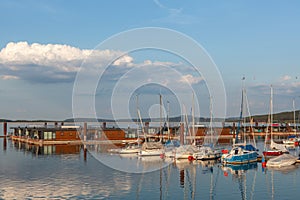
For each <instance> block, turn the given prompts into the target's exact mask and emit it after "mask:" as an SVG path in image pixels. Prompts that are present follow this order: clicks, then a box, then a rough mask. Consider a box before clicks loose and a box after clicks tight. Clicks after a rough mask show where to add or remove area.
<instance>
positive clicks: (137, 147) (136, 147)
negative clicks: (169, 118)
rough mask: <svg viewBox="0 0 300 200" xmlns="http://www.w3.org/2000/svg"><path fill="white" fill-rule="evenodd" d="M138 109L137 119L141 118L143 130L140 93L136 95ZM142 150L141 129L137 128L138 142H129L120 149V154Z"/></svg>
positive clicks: (135, 152)
mask: <svg viewBox="0 0 300 200" xmlns="http://www.w3.org/2000/svg"><path fill="white" fill-rule="evenodd" d="M136 109H137V120H138V119H140V123H141V130H142V131H143V123H142V121H141V117H140V110H139V101H138V95H137V96H136ZM140 150H141V146H140V137H139V131H138V130H137V144H136V143H135V142H134V143H129V144H127V146H126V147H125V148H122V149H120V151H119V154H137V153H139V152H140Z"/></svg>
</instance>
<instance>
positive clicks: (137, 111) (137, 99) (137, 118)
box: [136, 94, 146, 146]
mask: <svg viewBox="0 0 300 200" xmlns="http://www.w3.org/2000/svg"><path fill="white" fill-rule="evenodd" d="M136 115H137V116H136V125H137V126H138V127H139V126H140V125H139V94H136ZM140 128H141V127H140ZM136 132H137V141H138V146H140V141H139V140H140V134H139V130H138V129H137V131H136ZM145 140H146V138H145Z"/></svg>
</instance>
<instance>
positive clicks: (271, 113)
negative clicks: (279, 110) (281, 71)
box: [270, 85, 273, 141]
mask: <svg viewBox="0 0 300 200" xmlns="http://www.w3.org/2000/svg"><path fill="white" fill-rule="evenodd" d="M270 117H271V119H270V122H271V141H273V86H272V85H271V98H270Z"/></svg>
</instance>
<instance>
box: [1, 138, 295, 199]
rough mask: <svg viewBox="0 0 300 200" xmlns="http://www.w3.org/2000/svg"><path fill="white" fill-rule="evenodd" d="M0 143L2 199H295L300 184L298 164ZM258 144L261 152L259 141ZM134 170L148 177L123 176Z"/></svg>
mask: <svg viewBox="0 0 300 200" xmlns="http://www.w3.org/2000/svg"><path fill="white" fill-rule="evenodd" d="M0 141H1V143H0V146H1V150H0V158H1V162H0V171H1V173H0V186H1V192H0V198H3V199H10V198H17V199H23V198H29V199H35V198H50V199H62V198H71V199H82V198H84V199H106V198H110V199H199V198H201V199H262V198H263V199H282V198H283V197H284V198H286V199H294V198H295V197H296V196H297V195H298V189H297V188H298V187H297V185H298V184H300V182H299V180H300V177H299V174H300V173H299V172H300V171H299V170H300V169H299V166H298V165H299V164H295V165H292V166H289V167H283V168H271V167H270V168H269V167H266V168H264V167H262V164H261V163H259V162H258V163H249V164H243V165H222V164H221V163H220V161H218V160H208V161H200V160H198V161H192V162H190V161H188V160H178V161H176V162H173V161H172V162H169V161H166V160H162V159H161V158H159V157H158V158H156V159H153V158H149V157H143V158H139V157H138V156H128V155H127V156H123V155H119V154H111V153H101V151H100V152H99V151H92V149H90V150H89V151H84V146H83V145H60V146H59V145H50V146H38V145H30V144H27V143H20V142H18V141H13V140H5V139H3V138H2V139H1V140H0ZM5 141H6V142H5ZM258 145H259V146H260V147H262V146H263V141H259V142H258ZM226 147H229V146H228V145H224V148H226ZM104 148H105V147H104ZM99 149H101V146H100V147H99ZM296 152H298V149H296ZM296 152H295V153H296ZM95 154H97V155H98V156H100V157H102V158H103V157H105V158H109V159H110V160H112V159H114V162H116V163H122V165H121V166H120V167H121V168H122V170H123V171H120V170H116V169H113V168H111V167H108V166H107V165H105V164H103V163H102V162H99V160H98V159H97V157H96V156H97V155H95ZM4 161H5V162H4ZM133 165H134V166H138V167H142V168H143V169H144V170H146V171H147V172H145V173H128V172H124V170H126V168H130V167H132V166H133ZM128 166H129V167H128ZM157 167H159V168H157ZM151 169H156V170H153V171H151ZM127 170H129V169H127ZM148 170H150V171H148ZM129 172H130V171H129ZM45 188H47V189H45ZM229 191H230V192H229Z"/></svg>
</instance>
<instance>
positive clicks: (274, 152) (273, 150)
mask: <svg viewBox="0 0 300 200" xmlns="http://www.w3.org/2000/svg"><path fill="white" fill-rule="evenodd" d="M270 122H271V123H269V124H270V129H271V130H270V135H271V143H270V149H266V145H265V150H264V151H263V155H264V156H265V157H270V156H271V157H272V156H279V155H282V154H284V153H289V151H288V150H287V149H286V147H285V145H284V144H278V143H276V142H274V140H273V87H272V85H271V98H270ZM266 139H267V135H266ZM265 144H266V141H265Z"/></svg>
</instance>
